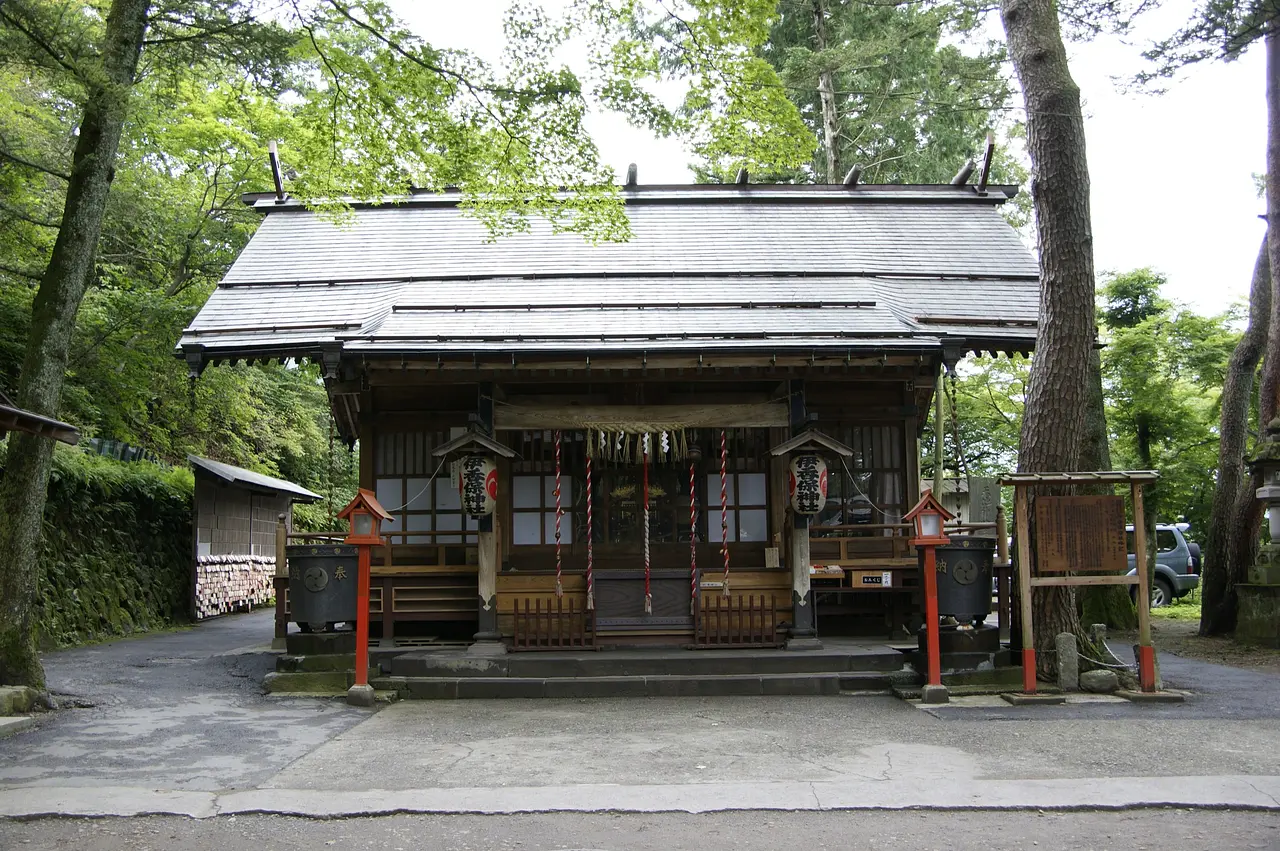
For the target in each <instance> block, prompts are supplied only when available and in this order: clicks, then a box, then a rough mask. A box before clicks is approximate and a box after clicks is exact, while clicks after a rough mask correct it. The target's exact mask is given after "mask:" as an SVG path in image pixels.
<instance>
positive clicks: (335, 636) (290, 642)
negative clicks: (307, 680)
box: [284, 632, 356, 656]
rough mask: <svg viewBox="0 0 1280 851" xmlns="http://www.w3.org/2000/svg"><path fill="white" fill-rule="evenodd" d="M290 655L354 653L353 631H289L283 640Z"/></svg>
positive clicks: (354, 636) (354, 640) (354, 637)
mask: <svg viewBox="0 0 1280 851" xmlns="http://www.w3.org/2000/svg"><path fill="white" fill-rule="evenodd" d="M284 647H285V652H286V653H288V654H289V655H290V656H322V655H332V654H338V653H347V654H355V652H356V634H355V633H354V632H291V633H289V635H288V636H286V637H285V640H284Z"/></svg>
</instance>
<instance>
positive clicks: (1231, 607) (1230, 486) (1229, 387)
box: [1200, 237, 1280, 635]
mask: <svg viewBox="0 0 1280 851" xmlns="http://www.w3.org/2000/svg"><path fill="white" fill-rule="evenodd" d="M1269 242H1270V240H1269V239H1268V238H1267V237H1263V240H1262V246H1261V247H1260V248H1259V249H1258V260H1257V262H1256V263H1255V264H1254V267H1253V283H1252V285H1251V286H1250V287H1249V324H1248V326H1247V327H1246V328H1245V331H1244V336H1243V337H1241V338H1240V342H1239V343H1237V344H1236V348H1235V351H1233V352H1232V353H1231V360H1230V361H1229V362H1228V364H1227V374H1226V379H1225V380H1224V381H1223V385H1222V419H1221V422H1220V425H1219V427H1218V435H1219V437H1218V479H1217V482H1216V483H1215V485H1214V489H1213V506H1212V508H1211V509H1210V512H1209V530H1208V537H1207V539H1206V541H1205V557H1204V560H1203V562H1202V567H1201V571H1202V577H1203V580H1202V581H1203V584H1204V588H1203V595H1204V596H1203V603H1202V605H1201V608H1200V634H1201V635H1225V634H1227V633H1230V632H1232V631H1233V630H1234V629H1235V627H1236V592H1235V586H1236V583H1237V582H1243V581H1244V578H1245V574H1246V573H1247V572H1248V570H1249V565H1250V564H1252V563H1253V559H1254V556H1255V554H1256V546H1257V540H1258V527H1259V526H1260V525H1261V523H1262V504H1261V503H1260V502H1259V501H1258V500H1256V499H1254V496H1253V492H1254V490H1256V489H1257V488H1258V487H1260V486H1261V482H1254V481H1253V480H1252V477H1251V476H1250V475H1249V471H1248V469H1247V468H1246V466H1245V456H1246V455H1247V453H1248V451H1249V414H1250V407H1251V406H1250V402H1251V401H1252V399H1253V386H1254V376H1255V375H1256V374H1257V369H1258V362H1259V361H1260V360H1261V359H1262V352H1263V349H1264V348H1267V349H1268V354H1270V353H1271V352H1272V351H1274V350H1273V349H1271V345H1272V342H1271V341H1272V339H1273V337H1274V335H1272V334H1270V333H1269V329H1270V328H1271V327H1272V326H1273V324H1274V319H1273V313H1272V310H1273V308H1274V305H1273V302H1274V301H1275V300H1276V299H1274V298H1273V297H1272V282H1271V260H1270V256H1269V255H1270V248H1269V245H1268V243H1269ZM1269 360H1271V362H1272V363H1273V364H1274V363H1277V362H1280V358H1276V357H1274V356H1273V357H1270V358H1269Z"/></svg>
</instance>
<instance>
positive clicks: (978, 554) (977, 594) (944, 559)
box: [920, 535, 996, 624]
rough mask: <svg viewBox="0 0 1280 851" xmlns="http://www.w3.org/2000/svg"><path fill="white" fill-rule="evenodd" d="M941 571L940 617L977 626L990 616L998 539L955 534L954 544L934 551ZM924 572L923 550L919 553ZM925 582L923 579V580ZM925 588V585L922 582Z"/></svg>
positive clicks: (939, 572)
mask: <svg viewBox="0 0 1280 851" xmlns="http://www.w3.org/2000/svg"><path fill="white" fill-rule="evenodd" d="M935 554H936V556H935V557H936V560H937V568H938V614H940V615H950V616H951V617H953V618H955V619H956V620H957V621H959V622H960V623H974V624H978V623H981V622H982V621H984V620H986V617H987V615H989V614H990V613H991V573H992V565H993V564H994V562H995V554H996V541H995V538H979V537H974V536H971V535H952V536H951V543H949V544H943V545H942V546H939V547H936V548H935ZM920 569H921V571H923V570H924V551H923V550H921V551H920ZM922 579H923V577H922ZM920 584H921V585H922V586H923V585H924V582H923V581H922V582H921V583H920Z"/></svg>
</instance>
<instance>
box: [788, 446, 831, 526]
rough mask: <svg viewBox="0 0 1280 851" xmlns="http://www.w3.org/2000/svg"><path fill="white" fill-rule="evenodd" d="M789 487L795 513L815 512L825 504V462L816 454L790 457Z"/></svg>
mask: <svg viewBox="0 0 1280 851" xmlns="http://www.w3.org/2000/svg"><path fill="white" fill-rule="evenodd" d="M789 478H790V484H789V489H790V493H791V507H792V508H793V509H795V512H796V513H797V514H817V513H818V512H820V511H821V510H822V509H823V508H824V507H825V506H826V504H827V462H826V461H823V460H822V459H821V458H819V457H818V456H817V455H797V456H796V457H795V458H792V459H791V475H790V477H789Z"/></svg>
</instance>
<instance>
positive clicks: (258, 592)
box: [195, 555, 276, 620]
mask: <svg viewBox="0 0 1280 851" xmlns="http://www.w3.org/2000/svg"><path fill="white" fill-rule="evenodd" d="M275 574H276V560H275V557H274V556H251V555H217V556H200V557H199V558H197V559H196V589H195V609H196V619H197V620H201V619H203V618H211V617H216V616H217V615H226V614H230V613H232V612H241V611H246V610H250V609H253V608H254V607H255V606H265V605H267V604H269V603H270V602H271V601H272V600H273V599H274V597H275V593H274V591H273V588H272V579H273V578H274V577H275Z"/></svg>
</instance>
